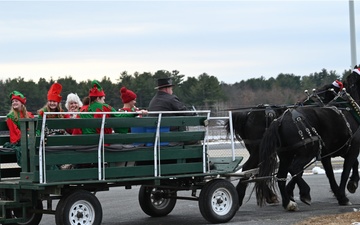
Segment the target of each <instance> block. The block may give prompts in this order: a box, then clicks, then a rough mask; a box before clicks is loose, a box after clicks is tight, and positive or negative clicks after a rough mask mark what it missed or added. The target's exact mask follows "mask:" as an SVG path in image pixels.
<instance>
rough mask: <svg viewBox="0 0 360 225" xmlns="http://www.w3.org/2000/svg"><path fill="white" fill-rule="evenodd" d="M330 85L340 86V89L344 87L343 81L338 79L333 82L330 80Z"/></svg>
mask: <svg viewBox="0 0 360 225" xmlns="http://www.w3.org/2000/svg"><path fill="white" fill-rule="evenodd" d="M332 85H333V86H334V87H337V88H340V90H342V89H343V87H344V85H343V83H342V82H341V81H338V80H335V81H334V82H332Z"/></svg>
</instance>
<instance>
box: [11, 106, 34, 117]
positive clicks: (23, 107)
mask: <svg viewBox="0 0 360 225" xmlns="http://www.w3.org/2000/svg"><path fill="white" fill-rule="evenodd" d="M19 111H20V112H22V114H23V115H24V118H30V117H29V115H28V113H27V112H28V111H27V109H26V107H25V105H24V104H21V109H20V110H19ZM17 112H18V111H17V110H15V109H14V108H13V107H12V106H11V109H10V112H9V114H11V113H14V121H18V120H19V117H18V114H17Z"/></svg>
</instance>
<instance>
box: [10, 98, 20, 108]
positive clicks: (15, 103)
mask: <svg viewBox="0 0 360 225" xmlns="http://www.w3.org/2000/svg"><path fill="white" fill-rule="evenodd" d="M21 106H22V103H21V102H20V101H19V100H17V99H13V100H12V101H11V107H12V108H13V109H14V110H20V109H21Z"/></svg>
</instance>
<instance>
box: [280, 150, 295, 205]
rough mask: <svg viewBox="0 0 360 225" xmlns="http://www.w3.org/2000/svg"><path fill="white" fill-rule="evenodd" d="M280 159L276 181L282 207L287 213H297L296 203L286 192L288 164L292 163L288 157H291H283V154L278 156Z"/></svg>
mask: <svg viewBox="0 0 360 225" xmlns="http://www.w3.org/2000/svg"><path fill="white" fill-rule="evenodd" d="M278 156H279V159H280V165H279V169H278V174H277V179H278V186H279V190H280V193H281V198H282V206H283V207H284V208H285V209H286V210H288V211H297V210H298V206H297V204H296V202H294V201H291V200H290V198H289V196H288V194H287V191H286V177H287V174H288V168H289V167H290V164H291V162H292V159H291V160H289V157H293V156H291V155H287V156H286V155H285V154H278Z"/></svg>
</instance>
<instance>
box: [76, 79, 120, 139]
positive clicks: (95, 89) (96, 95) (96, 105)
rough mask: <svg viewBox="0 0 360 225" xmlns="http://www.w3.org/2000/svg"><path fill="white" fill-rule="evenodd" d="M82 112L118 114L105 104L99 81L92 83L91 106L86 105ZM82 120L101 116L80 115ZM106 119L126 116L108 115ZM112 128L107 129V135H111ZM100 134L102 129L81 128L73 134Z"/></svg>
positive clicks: (105, 131)
mask: <svg viewBox="0 0 360 225" xmlns="http://www.w3.org/2000/svg"><path fill="white" fill-rule="evenodd" d="M80 112H117V111H116V109H114V108H113V107H111V106H110V105H108V104H106V103H105V92H104V90H103V88H102V87H101V85H100V83H99V81H97V80H93V81H92V82H91V89H90V91H89V104H84V106H83V107H81V109H80ZM79 117H80V118H101V117H102V115H100V114H93V115H92V114H80V115H79ZM106 117H124V114H107V115H106ZM112 132H113V129H112V128H105V129H104V133H105V134H111V133H112ZM94 133H100V128H96V129H94V128H79V129H74V131H73V134H94Z"/></svg>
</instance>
